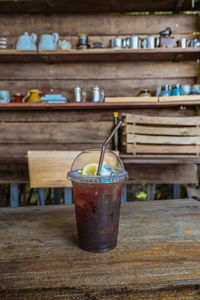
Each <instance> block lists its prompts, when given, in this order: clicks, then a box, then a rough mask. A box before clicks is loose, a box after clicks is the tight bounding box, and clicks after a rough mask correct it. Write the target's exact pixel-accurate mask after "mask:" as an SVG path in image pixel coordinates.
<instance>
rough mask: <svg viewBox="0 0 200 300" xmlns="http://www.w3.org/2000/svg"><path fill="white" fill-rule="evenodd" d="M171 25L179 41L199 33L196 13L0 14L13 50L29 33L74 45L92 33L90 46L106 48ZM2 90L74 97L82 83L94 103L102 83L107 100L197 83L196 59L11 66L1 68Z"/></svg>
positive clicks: (0, 19)
mask: <svg viewBox="0 0 200 300" xmlns="http://www.w3.org/2000/svg"><path fill="white" fill-rule="evenodd" d="M167 26H170V27H171V29H172V31H173V36H174V37H175V40H178V39H180V38H181V37H187V38H189V39H193V38H194V37H195V32H197V31H198V17H197V16H195V15H162V16H161V15H144V16H133V15H120V14H113V15H112V14H110V15H109V14H96V15H84V14H82V15H81V14H79V15H66V14H65V15H52V16H44V15H14V16H11V15H1V16H0V32H2V33H3V35H4V36H6V37H8V39H9V47H11V48H13V47H15V44H16V40H17V37H18V36H19V35H21V34H23V33H24V32H25V31H27V32H29V33H31V32H35V33H36V34H37V35H38V38H39V37H40V36H41V34H43V33H52V32H58V33H59V34H60V36H61V39H63V38H66V39H67V40H68V41H70V42H71V43H72V45H73V47H76V43H77V34H78V33H80V32H86V33H88V34H89V42H90V44H91V43H93V42H95V41H102V42H103V43H104V45H105V46H106V47H108V46H109V40H110V39H111V38H113V37H115V36H121V37H127V36H129V35H131V34H137V35H139V36H141V37H144V36H147V35H148V34H153V35H158V33H159V32H160V31H161V30H163V29H165V28H166V27H167ZM0 70H1V72H0V89H9V90H10V91H11V92H12V93H13V92H16V91H17V92H22V93H25V92H26V91H27V90H29V89H31V88H39V89H41V90H42V91H43V92H44V93H48V92H49V91H50V88H53V89H54V91H55V92H61V93H62V94H63V95H64V96H66V97H67V98H68V99H72V98H73V88H74V87H75V86H76V85H80V86H81V87H82V88H83V89H84V90H86V91H87V94H88V97H87V99H88V101H90V99H91V90H92V87H93V86H94V85H96V84H98V85H99V86H100V87H102V88H103V89H104V90H105V95H106V96H134V95H137V94H138V92H139V91H140V90H141V89H143V88H149V89H150V90H151V91H152V92H155V90H156V88H157V87H159V86H161V85H163V84H170V85H171V84H173V83H181V84H187V83H188V84H193V83H195V82H196V80H197V67H196V62H195V61H184V62H171V61H165V62H156V61H151V62H142V61H137V62H122V61H121V62H117V63H116V62H106V63H103V62H102V63H97V62H95V61H94V62H88V63H87V62H84V63H80V62H78V63H60V64H59V63H58V64H46V63H41V64H38V63H20V64H18V63H17V64H15V63H10V64H7V63H6V64H3V63H1V64H0Z"/></svg>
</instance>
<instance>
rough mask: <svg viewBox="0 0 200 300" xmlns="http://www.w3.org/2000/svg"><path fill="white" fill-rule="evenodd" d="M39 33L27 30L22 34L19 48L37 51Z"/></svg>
mask: <svg viewBox="0 0 200 300" xmlns="http://www.w3.org/2000/svg"><path fill="white" fill-rule="evenodd" d="M36 41H37V35H36V34H35V33H32V34H31V35H29V34H28V32H25V33H24V34H23V35H20V36H19V38H18V41H17V44H16V49H17V50H28V51H36V50H37V46H36Z"/></svg>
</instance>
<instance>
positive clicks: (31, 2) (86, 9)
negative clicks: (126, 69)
mask: <svg viewBox="0 0 200 300" xmlns="http://www.w3.org/2000/svg"><path fill="white" fill-rule="evenodd" d="M0 9H1V12H2V13H4V14H25V15H27V14H30V13H31V14H40V13H43V14H44V15H51V14H55V13H56V14H63V13H73V14H77V13H100V12H101V13H110V12H112V13H113V12H115V13H119V12H124V13H127V12H131V13H132V12H138V11H139V12H145V11H147V12H154V11H162V12H163V11H167V12H169V11H171V12H174V11H175V12H179V11H191V10H198V9H199V5H198V3H196V2H195V3H194V5H192V4H191V2H190V1H189V0H185V1H184V2H182V1H179V3H178V5H177V3H174V1H173V0H169V1H167V2H166V3H165V2H163V1H161V0H158V1H156V3H155V2H154V1H153V0H148V1H147V0H145V1H142V2H133V3H132V2H131V3H130V2H129V1H127V0H126V1H124V2H123V5H121V2H120V1H119V0H117V1H111V0H108V1H105V0H103V1H102V2H98V1H91V0H87V1H84V2H80V1H77V0H76V1H67V2H66V1H64V0H57V1H50V0H48V1H46V2H45V3H43V2H40V1H37V0H28V1H27V0H26V1H25V0H18V1H15V0H6V1H1V2H0Z"/></svg>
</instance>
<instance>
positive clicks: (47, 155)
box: [28, 151, 113, 188]
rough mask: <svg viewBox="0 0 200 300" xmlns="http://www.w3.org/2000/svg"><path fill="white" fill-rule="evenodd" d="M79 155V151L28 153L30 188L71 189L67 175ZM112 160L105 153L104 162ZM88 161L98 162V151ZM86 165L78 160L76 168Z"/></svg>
mask: <svg viewBox="0 0 200 300" xmlns="http://www.w3.org/2000/svg"><path fill="white" fill-rule="evenodd" d="M79 154H80V151H28V167H29V178H30V186H31V187H32V188H38V187H42V188H47V187H53V188H58V187H71V186H72V183H71V181H70V180H69V179H68V178H67V174H68V172H69V171H70V170H71V167H72V163H73V161H74V159H75V158H76V157H77V156H78V155H79ZM112 158H113V157H111V155H110V153H109V152H106V153H105V156H104V161H105V162H106V161H110V160H111V159H112ZM90 159H91V161H93V162H99V159H100V151H97V152H94V153H93V154H91V156H90ZM91 161H90V162H91ZM88 162H89V161H88ZM86 163H87V161H85V160H83V161H82V160H81V159H79V164H78V165H77V168H80V169H82V167H83V166H84V165H85V164H86Z"/></svg>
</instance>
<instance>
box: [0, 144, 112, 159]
mask: <svg viewBox="0 0 200 300" xmlns="http://www.w3.org/2000/svg"><path fill="white" fill-rule="evenodd" d="M11 145H12V146H11ZM101 146H102V142H101V143H96V142H95V140H94V142H92V141H90V143H86V142H82V143H51V144H49V143H48V142H47V143H45V144H42V143H38V144H32V143H18V142H17V141H16V143H13V144H11V143H2V144H0V155H1V156H6V155H11V156H13V157H15V156H17V155H22V156H26V155H27V151H29V150H63V151H64V150H66V151H67V150H68V151H71V150H74V151H75V150H86V149H94V148H95V149H101ZM111 148H112V144H108V146H107V149H111Z"/></svg>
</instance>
